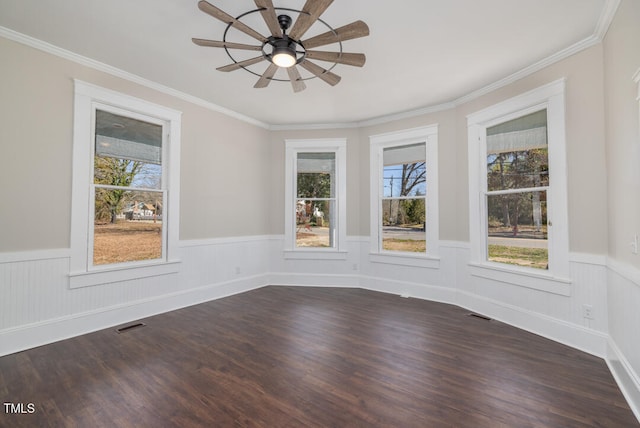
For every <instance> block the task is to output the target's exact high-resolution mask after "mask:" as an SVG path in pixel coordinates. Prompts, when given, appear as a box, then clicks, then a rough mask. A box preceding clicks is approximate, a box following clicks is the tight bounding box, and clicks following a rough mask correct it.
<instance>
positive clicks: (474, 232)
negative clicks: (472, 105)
mask: <svg viewBox="0 0 640 428" xmlns="http://www.w3.org/2000/svg"><path fill="white" fill-rule="evenodd" d="M565 87H566V82H565V79H559V80H556V81H554V82H551V83H548V84H546V85H544V86H541V87H539V88H536V89H533V90H531V91H528V92H525V93H523V94H520V95H517V96H515V97H512V98H509V99H507V100H504V101H502V102H500V103H498V104H495V105H492V106H489V107H487V108H485V109H483V110H480V111H477V112H475V113H472V114H470V115H468V116H467V126H468V153H469V157H468V160H469V237H470V244H471V245H470V263H469V268H470V272H471V274H472V275H474V276H478V277H483V278H488V279H492V280H497V281H500V282H503V283H508V284H513V285H517V286H522V287H527V288H532V289H536V290H541V291H545V292H549V293H553V294H559V295H565V296H566V295H569V293H571V265H570V261H569V218H568V207H567V205H568V204H567V189H568V183H567V154H566V129H565V94H564V93H565ZM541 111H546V141H547V145H546V150H547V161H548V172H547V175H548V178H545V177H544V175H543V174H541V177H540V183H541V184H540V186H539V187H540V188H537V184H535V180H533V179H530V180H529V181H528V184H524V186H532V187H515V188H513V189H502V188H500V187H496V186H494V187H489V185H488V182H489V180H488V171H487V154H488V152H489V151H490V150H491V149H489V150H488V149H487V143H488V139H489V138H488V137H490V135H489V136H488V135H487V134H488V133H487V130H488V129H491V128H494V127H495V126H496V125H501V124H504V123H508V122H510V121H511V120H513V119H519V118H523V117H526V116H529V115H530V114H532V113H537V114H539V115H542V113H540V112H541ZM529 120H531V119H529ZM515 123H516V124H518V122H515ZM519 123H520V125H519V126H518V127H519V128H521V129H522V128H524V129H526V127H524V126H522V122H519ZM511 125H513V123H512V124H511ZM495 129H497V128H494V130H495ZM532 132H533V131H532ZM535 132H539V133H541V134H542V132H541V131H535ZM489 147H492V146H491V145H490V146H489ZM495 148H496V146H495V145H493V150H494V151H498V152H517V151H520V147H519V146H513V147H512V148H507V147H506V146H504V147H503V148H502V150H495ZM535 148H536V149H542V148H543V147H535ZM539 166H542V162H539ZM543 169H544V168H542V167H541V168H540V170H541V172H542V170H543ZM531 171H535V168H529V170H528V172H531ZM489 189H491V190H489ZM488 191H491V192H495V193H494V195H493V196H494V197H497V196H498V194H499V193H502V194H504V195H508V194H509V193H511V192H515V193H516V194H517V193H519V192H525V193H526V192H529V194H528V195H526V194H525V195H524V196H525V197H528V198H530V199H529V201H530V202H527V203H528V204H530V206H529V207H527V209H528V210H531V212H533V210H534V208H533V206H534V204H533V202H534V197H537V196H534V195H535V193H536V192H539V193H538V196H539V198H540V224H541V226H542V227H544V225H545V224H546V235H547V239H546V245H547V250H548V251H547V257H548V268H546V269H536V268H533V267H531V266H522V265H514V264H507V263H502V262H497V261H491V260H489V257H488V250H489V248H488V247H489V242H487V241H488V240H489V236H488V224H489V218H488V212H489V209H488V204H491V206H492V209H493V210H495V209H497V208H496V206H500V205H501V202H500V201H498V202H495V201H496V200H497V199H494V198H490V199H488V196H487V194H486V193H487V192H488ZM543 192H544V193H543ZM505 197H506V196H505ZM545 210H546V217H545ZM510 215H512V216H513V215H515V212H514V213H512V214H510ZM528 221H529V222H531V220H528ZM534 224H535V221H534ZM536 242H538V243H539V242H540V241H539V240H538V241H536ZM493 256H494V257H496V258H497V257H498V256H499V255H498V254H497V253H494V254H493ZM532 259H533V258H530V260H532ZM540 265H542V263H540ZM545 267H546V265H545Z"/></svg>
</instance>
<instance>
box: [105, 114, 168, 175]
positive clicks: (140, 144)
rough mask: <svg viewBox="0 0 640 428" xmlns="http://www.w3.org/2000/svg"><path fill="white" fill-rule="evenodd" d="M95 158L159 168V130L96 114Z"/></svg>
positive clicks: (114, 116) (154, 125)
mask: <svg viewBox="0 0 640 428" xmlns="http://www.w3.org/2000/svg"><path fill="white" fill-rule="evenodd" d="M96 156H103V157H112V158H118V159H129V160H134V161H140V162H145V163H152V164H157V165H159V164H160V163H161V161H162V126H160V125H156V124H153V123H148V122H144V121H141V120H137V119H133V118H129V117H124V116H119V115H116V114H113V113H109V112H106V111H102V110H96Z"/></svg>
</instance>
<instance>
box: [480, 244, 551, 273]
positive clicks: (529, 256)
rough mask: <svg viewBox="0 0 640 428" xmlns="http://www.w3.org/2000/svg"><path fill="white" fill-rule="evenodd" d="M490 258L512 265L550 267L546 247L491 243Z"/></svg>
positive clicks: (538, 267)
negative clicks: (510, 245)
mask: <svg viewBox="0 0 640 428" xmlns="http://www.w3.org/2000/svg"><path fill="white" fill-rule="evenodd" d="M489 260H490V261H492V262H500V263H507V264H511V265H518V266H527V267H533V268H537V269H548V265H549V251H548V250H547V249H545V248H522V247H509V246H506V245H489Z"/></svg>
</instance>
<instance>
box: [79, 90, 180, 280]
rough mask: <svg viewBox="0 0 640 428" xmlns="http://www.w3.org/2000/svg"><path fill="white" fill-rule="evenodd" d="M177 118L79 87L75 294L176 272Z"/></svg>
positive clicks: (111, 94) (167, 111) (169, 112)
mask: <svg viewBox="0 0 640 428" xmlns="http://www.w3.org/2000/svg"><path fill="white" fill-rule="evenodd" d="M180 117H181V114H180V112H177V111H175V110H171V109H168V108H166V107H163V106H158V105H156V104H152V103H149V102H146V101H144V100H141V99H137V98H133V97H130V96H127V95H124V94H120V93H117V92H114V91H110V90H107V89H104V88H100V87H97V86H94V85H91V84H88V83H85V82H81V81H76V82H75V104H74V146H73V150H74V154H73V168H74V180H73V187H72V230H71V273H70V286H71V287H72V288H75V287H83V286H90V285H98V284H103V283H107V282H115V281H123V280H128V279H134V278H142V277H147V276H155V275H160V274H166V273H171V272H176V271H177V263H176V262H177V261H178V260H177V242H178V233H177V230H178V220H179V209H178V208H179V207H178V204H179V167H180V165H179V154H180V151H179V145H180Z"/></svg>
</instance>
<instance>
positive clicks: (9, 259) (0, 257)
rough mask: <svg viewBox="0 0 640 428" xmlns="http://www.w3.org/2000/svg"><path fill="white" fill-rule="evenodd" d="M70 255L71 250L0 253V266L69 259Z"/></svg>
mask: <svg viewBox="0 0 640 428" xmlns="http://www.w3.org/2000/svg"><path fill="white" fill-rule="evenodd" d="M70 255H71V250H69V249H68V248H55V249H51V250H33V251H18V252H11V253H0V264H2V263H16V262H31V261H36V260H51V259H68V258H69V257H70Z"/></svg>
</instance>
